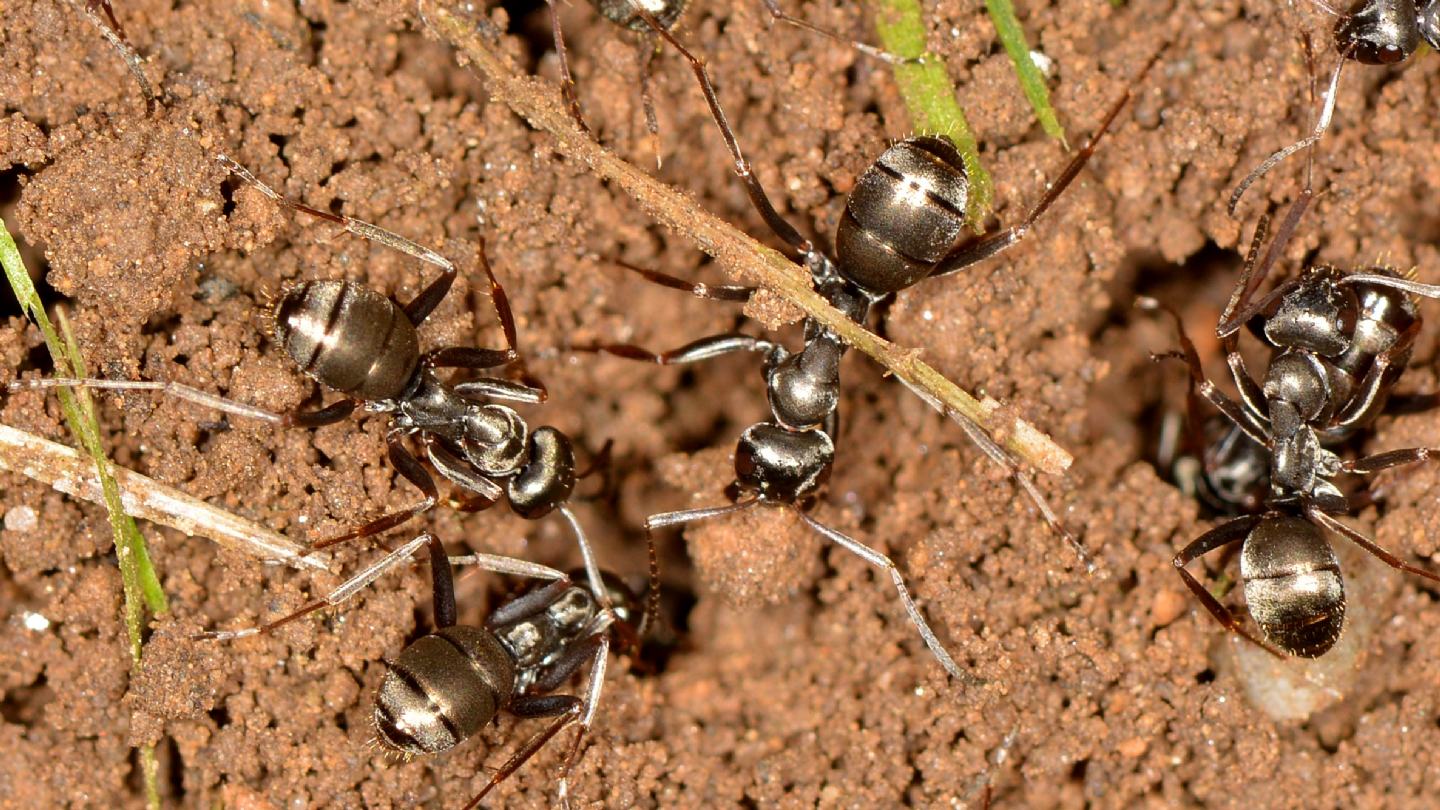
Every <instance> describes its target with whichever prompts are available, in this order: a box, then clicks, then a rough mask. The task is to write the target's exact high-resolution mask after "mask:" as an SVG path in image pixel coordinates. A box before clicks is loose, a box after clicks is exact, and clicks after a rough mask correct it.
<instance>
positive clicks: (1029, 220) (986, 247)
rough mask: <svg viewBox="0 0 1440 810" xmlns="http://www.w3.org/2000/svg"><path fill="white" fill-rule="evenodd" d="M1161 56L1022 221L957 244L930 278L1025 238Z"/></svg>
mask: <svg viewBox="0 0 1440 810" xmlns="http://www.w3.org/2000/svg"><path fill="white" fill-rule="evenodd" d="M1159 58H1160V55H1159V54H1158V53H1157V54H1156V55H1155V56H1153V57H1151V58H1150V61H1149V62H1146V63H1145V67H1143V68H1141V70H1140V73H1139V74H1138V75H1137V76H1136V77H1135V78H1134V79H1132V80H1131V81H1130V83H1129V84H1128V85H1126V87H1125V92H1124V93H1123V94H1122V95H1121V96H1120V100H1119V101H1118V102H1116V103H1115V106H1113V107H1111V108H1110V111H1109V112H1108V113H1106V114H1105V118H1104V119H1103V120H1101V122H1100V126H1099V128H1098V129H1096V130H1095V131H1094V132H1093V133H1091V135H1090V137H1089V138H1087V139H1085V145H1084V146H1081V147H1080V151H1079V152H1076V153H1075V157H1074V158H1072V159H1071V160H1070V162H1069V163H1068V164H1066V166H1065V168H1064V170H1063V171H1061V172H1060V175H1059V176H1058V177H1056V178H1055V180H1054V182H1052V183H1050V186H1049V189H1048V190H1047V191H1046V192H1045V195H1044V196H1043V197H1041V198H1040V202H1038V203H1036V204H1035V207H1034V208H1031V209H1030V211H1029V213H1027V214H1026V215H1025V218H1024V219H1023V220H1021V221H1020V223H1019V224H1017V225H1012V226H1011V227H1009V228H1006V229H1005V230H1003V231H1000V232H999V233H996V234H992V235H990V236H986V237H984V238H982V239H976V240H974V241H971V242H966V243H963V244H961V245H959V246H957V247H956V248H955V249H953V250H951V251H950V253H949V254H948V255H946V256H945V257H944V258H943V259H941V260H940V261H938V262H936V263H935V267H934V268H933V269H932V270H931V271H930V274H929V275H928V276H926V278H934V277H936V276H945V275H949V274H951V273H955V272H958V271H960V270H964V269H965V268H967V267H969V266H970V265H972V264H975V263H977V262H980V261H984V260H985V259H988V258H990V257H991V256H994V255H995V254H997V253H1000V252H1001V251H1003V250H1005V249H1006V248H1009V247H1011V246H1012V245H1014V244H1015V243H1016V242H1019V241H1020V240H1021V239H1024V238H1025V235H1026V234H1027V233H1029V232H1030V228H1031V227H1032V226H1034V225H1035V222H1036V221H1037V220H1039V219H1040V217H1041V216H1042V215H1043V214H1044V213H1045V212H1046V211H1048V210H1050V206H1052V205H1054V204H1055V201H1056V200H1058V199H1060V195H1061V194H1064V193H1065V190H1066V189H1067V188H1069V187H1070V183H1071V182H1073V181H1074V180H1075V178H1076V176H1078V175H1079V174H1080V170H1081V169H1084V168H1085V164H1086V163H1088V162H1089V160H1090V156H1091V155H1093V154H1095V148H1096V147H1097V146H1098V145H1099V144H1100V139H1101V138H1103V137H1105V133H1106V132H1108V131H1109V130H1110V125H1111V124H1112V123H1114V121H1115V119H1116V118H1117V117H1118V116H1119V115H1120V110H1122V109H1124V107H1125V105H1126V103H1128V102H1129V101H1130V96H1131V95H1132V94H1133V93H1134V91H1135V88H1136V87H1137V86H1139V84H1140V82H1142V81H1144V79H1145V76H1146V74H1148V73H1149V72H1150V68H1151V67H1153V66H1154V65H1155V62H1156V61H1157V60H1158V59H1159Z"/></svg>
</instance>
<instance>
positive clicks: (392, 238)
mask: <svg viewBox="0 0 1440 810" xmlns="http://www.w3.org/2000/svg"><path fill="white" fill-rule="evenodd" d="M215 160H216V161H218V162H219V163H220V165H222V166H224V167H225V170H226V171H228V172H230V173H231V174H233V175H235V176H236V177H238V178H240V179H241V180H242V181H244V182H245V183H246V184H248V185H250V186H252V187H254V188H255V189H256V190H257V191H259V192H260V193H261V194H264V195H265V196H266V197H269V198H270V200H271V201H272V202H274V203H276V204H277V205H280V206H282V207H284V208H289V209H290V210H292V211H296V212H298V213H302V214H308V215H309V216H312V217H315V218H316V219H323V220H325V221H326V222H331V223H334V224H336V225H339V226H341V227H342V228H344V229H345V230H347V231H349V232H350V233H353V234H355V235H356V236H359V237H361V238H363V239H368V240H370V241H372V242H378V243H379V244H382V245H384V246H386V247H388V248H391V249H393V250H397V251H399V252H401V253H404V254H406V255H408V256H412V257H414V258H416V259H419V260H420V261H422V262H426V263H428V264H432V265H434V266H436V267H438V268H440V269H441V271H443V273H444V275H442V277H441V280H440V282H439V283H442V284H443V283H445V277H446V276H454V275H455V274H456V273H457V272H458V271H457V270H456V269H455V265H454V263H453V262H451V261H450V260H449V259H447V258H445V257H444V256H442V255H440V254H439V253H436V252H435V251H433V250H431V249H430V248H427V247H425V246H424V245H421V244H420V243H418V242H412V241H410V240H409V239H406V238H405V237H403V236H401V235H399V234H397V233H394V232H392V231H387V230H385V229H384V228H381V227H380V226H378V225H372V224H370V223H368V222H365V221H364V220H359V219H355V218H354V217H349V216H345V215H344V214H332V213H330V212H329V211H321V210H320V209H318V208H312V207H310V206H308V205H306V204H305V203H302V202H300V201H299V200H295V199H291V198H290V197H286V196H285V195H284V194H281V193H280V192H278V191H276V190H275V189H273V188H271V187H270V186H268V185H266V184H265V183H264V182H262V181H261V180H260V178H258V177H256V176H255V175H254V174H252V173H251V172H250V170H249V169H247V168H245V167H244V166H241V165H240V164H239V163H237V162H236V161H235V160H234V159H233V158H231V157H230V156H229V155H226V154H224V153H219V152H217V153H216V154H215ZM432 286H434V285H433V284H432ZM424 296H425V293H421V297H420V298H417V301H420V300H424ZM411 303H412V304H413V303H415V302H414V301H412V302H411ZM437 303H438V301H437ZM433 306H434V305H433V304H432V305H431V307H432V308H433ZM421 308H423V306H422V307H421ZM406 314H409V313H408V312H407V313H406ZM424 314H429V313H428V312H426V313H424Z"/></svg>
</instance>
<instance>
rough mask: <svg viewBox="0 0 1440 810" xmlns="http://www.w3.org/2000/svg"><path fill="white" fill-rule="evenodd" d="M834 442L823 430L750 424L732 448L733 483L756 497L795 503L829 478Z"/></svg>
mask: <svg viewBox="0 0 1440 810" xmlns="http://www.w3.org/2000/svg"><path fill="white" fill-rule="evenodd" d="M834 461H835V443H834V442H833V441H831V439H830V436H829V434H827V433H826V432H825V431H823V430H787V429H786V428H783V427H781V426H779V425H776V424H773V423H770V422H760V423H758V424H755V425H751V426H750V427H749V429H747V430H746V431H745V433H744V434H743V435H741V436H740V442H739V444H737V445H736V447H735V479H736V480H735V483H736V484H738V485H739V487H740V488H741V489H746V490H750V491H753V492H756V493H759V495H760V500H762V501H773V502H776V503H792V504H793V503H796V502H798V501H800V500H802V499H804V498H806V497H808V496H810V495H812V494H814V493H815V492H816V491H818V490H819V489H820V487H822V486H824V485H825V482H826V481H828V480H830V467H831V465H832V464H833V463H834Z"/></svg>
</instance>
